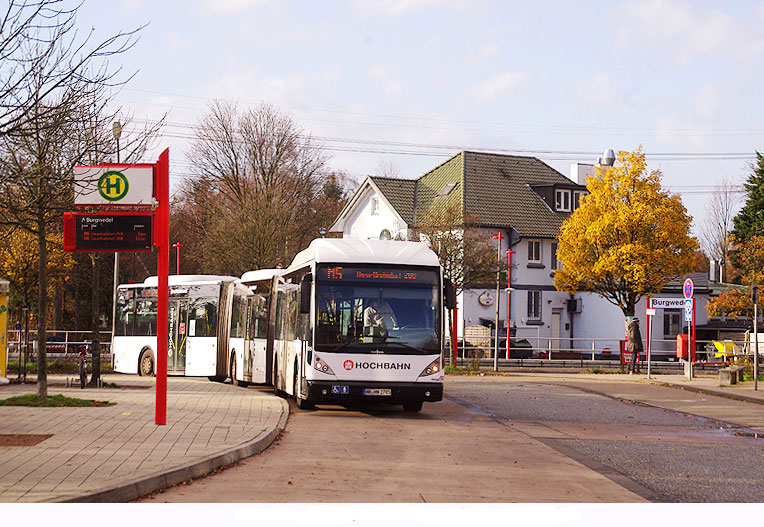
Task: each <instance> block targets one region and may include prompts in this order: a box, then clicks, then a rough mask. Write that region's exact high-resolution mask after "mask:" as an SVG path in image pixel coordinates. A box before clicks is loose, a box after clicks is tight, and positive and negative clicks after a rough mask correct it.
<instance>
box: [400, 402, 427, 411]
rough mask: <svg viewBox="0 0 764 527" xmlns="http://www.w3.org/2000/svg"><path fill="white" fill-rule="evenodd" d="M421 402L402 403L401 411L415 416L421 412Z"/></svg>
mask: <svg viewBox="0 0 764 527" xmlns="http://www.w3.org/2000/svg"><path fill="white" fill-rule="evenodd" d="M422 404H423V401H408V402H405V403H403V411H404V412H408V413H412V414H415V413H417V412H419V411H421V410H422Z"/></svg>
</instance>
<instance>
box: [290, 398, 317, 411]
mask: <svg viewBox="0 0 764 527" xmlns="http://www.w3.org/2000/svg"><path fill="white" fill-rule="evenodd" d="M295 399H296V400H297V408H299V409H300V410H314V409H315V408H316V405H315V404H313V403H312V402H310V401H308V400H307V399H302V398H300V397H295Z"/></svg>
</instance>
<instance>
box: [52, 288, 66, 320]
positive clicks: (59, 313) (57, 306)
mask: <svg viewBox="0 0 764 527" xmlns="http://www.w3.org/2000/svg"><path fill="white" fill-rule="evenodd" d="M63 308H64V284H61V285H60V286H59V287H56V289H55V291H54V293H53V328H54V329H63V328H64V324H63V321H64V320H63V318H64V317H63Z"/></svg>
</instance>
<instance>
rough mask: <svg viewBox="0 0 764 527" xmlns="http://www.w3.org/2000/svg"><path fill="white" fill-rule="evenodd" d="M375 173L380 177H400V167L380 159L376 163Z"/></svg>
mask: <svg viewBox="0 0 764 527" xmlns="http://www.w3.org/2000/svg"><path fill="white" fill-rule="evenodd" d="M376 174H377V175H378V176H381V177H389V178H399V177H401V167H399V166H398V165H397V164H396V163H394V162H392V161H380V162H379V165H377V170H376Z"/></svg>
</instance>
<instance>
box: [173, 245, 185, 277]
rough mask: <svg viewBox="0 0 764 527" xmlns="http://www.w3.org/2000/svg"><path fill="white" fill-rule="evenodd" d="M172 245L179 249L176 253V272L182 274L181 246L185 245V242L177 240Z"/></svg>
mask: <svg viewBox="0 0 764 527" xmlns="http://www.w3.org/2000/svg"><path fill="white" fill-rule="evenodd" d="M172 246H173V247H175V248H176V249H177V253H176V255H175V274H180V248H181V247H183V244H182V243H180V242H175V243H173V244H172Z"/></svg>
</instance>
